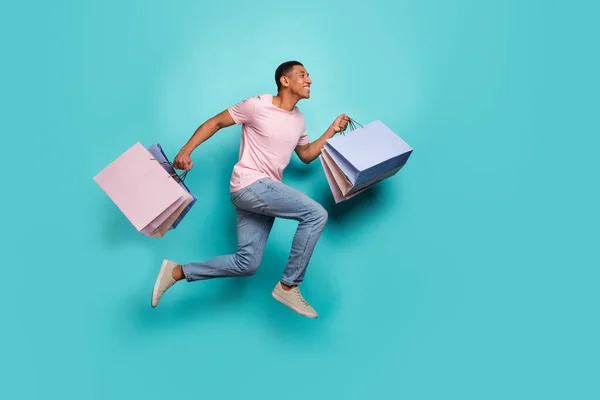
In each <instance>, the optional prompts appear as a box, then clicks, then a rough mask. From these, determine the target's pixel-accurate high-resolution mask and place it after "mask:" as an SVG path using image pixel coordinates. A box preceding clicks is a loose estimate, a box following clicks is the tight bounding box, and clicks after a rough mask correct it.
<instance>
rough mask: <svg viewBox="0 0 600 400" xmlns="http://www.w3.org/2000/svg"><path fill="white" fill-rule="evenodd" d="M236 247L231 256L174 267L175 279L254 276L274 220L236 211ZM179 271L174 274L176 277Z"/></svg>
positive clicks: (191, 280)
mask: <svg viewBox="0 0 600 400" xmlns="http://www.w3.org/2000/svg"><path fill="white" fill-rule="evenodd" d="M236 214H237V236H238V247H237V251H236V253H234V254H228V255H223V256H217V257H214V258H211V259H209V260H206V261H200V262H191V263H188V264H184V265H181V266H178V267H179V269H180V270H181V275H180V276H179V278H182V279H183V278H185V279H186V280H187V281H188V282H193V281H197V280H205V279H213V278H224V277H234V276H250V275H254V274H255V273H256V270H257V269H258V266H259V265H260V262H261V260H262V256H263V253H264V248H265V244H266V242H267V238H268V237H269V233H270V232H271V228H272V227H273V222H274V221H275V218H273V217H270V216H267V215H260V214H256V213H253V212H250V211H245V210H237V212H236ZM177 272H179V271H176V273H177Z"/></svg>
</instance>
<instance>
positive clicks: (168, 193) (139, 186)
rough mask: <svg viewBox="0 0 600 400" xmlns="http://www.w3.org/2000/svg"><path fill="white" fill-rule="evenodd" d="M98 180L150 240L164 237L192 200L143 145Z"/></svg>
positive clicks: (119, 160)
mask: <svg viewBox="0 0 600 400" xmlns="http://www.w3.org/2000/svg"><path fill="white" fill-rule="evenodd" d="M94 181H95V182H96V183H97V184H98V185H99V186H100V187H101V188H102V190H103V191H104V192H105V193H106V194H107V195H108V197H110V199H111V200H112V201H113V202H114V203H115V205H116V206H117V207H118V208H119V209H120V210H121V212H122V213H123V214H124V215H125V217H127V219H128V220H129V221H130V222H131V223H132V224H133V226H135V228H136V229H137V230H138V231H140V232H142V233H143V234H145V235H146V236H150V237H163V236H164V235H165V233H166V232H167V231H168V229H169V227H170V226H171V225H172V224H173V222H174V221H175V220H176V219H177V217H178V216H179V214H181V212H182V211H183V210H184V209H185V207H186V206H187V205H188V204H189V203H190V202H191V201H192V196H191V195H190V194H189V193H188V192H187V191H186V190H185V189H183V188H182V187H181V186H180V185H179V184H178V183H177V181H176V180H175V179H173V177H172V176H171V175H169V173H168V172H167V171H166V170H165V169H164V168H163V167H162V165H161V164H160V163H159V162H158V161H156V160H154V157H153V156H152V154H151V153H150V152H149V151H148V150H147V149H146V148H144V146H142V145H141V144H140V143H136V144H135V145H133V146H132V147H130V148H129V149H128V150H127V151H125V152H124V153H123V154H121V155H120V156H119V157H118V158H117V159H116V160H114V161H113V162H112V163H110V164H109V165H108V166H107V167H105V168H104V169H103V170H102V171H100V172H99V173H98V174H97V175H96V176H95V177H94Z"/></svg>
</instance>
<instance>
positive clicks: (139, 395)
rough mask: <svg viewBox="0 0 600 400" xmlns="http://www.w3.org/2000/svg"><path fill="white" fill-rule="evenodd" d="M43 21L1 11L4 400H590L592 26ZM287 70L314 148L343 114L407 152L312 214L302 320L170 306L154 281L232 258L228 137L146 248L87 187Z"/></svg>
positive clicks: (206, 292) (241, 297) (308, 187)
mask: <svg viewBox="0 0 600 400" xmlns="http://www.w3.org/2000/svg"><path fill="white" fill-rule="evenodd" d="M211 4H212V5H210V4H209V3H208V2H200V1H174V2H167V1H115V0H106V1H95V2H92V1H87V2H86V1H64V0H61V1H55V2H22V3H17V2H13V3H11V4H10V5H9V4H6V5H4V6H3V7H2V12H1V13H0V14H1V16H0V22H1V23H0V33H1V37H2V39H0V40H1V43H2V46H1V48H2V63H1V65H0V72H2V73H1V75H0V76H1V79H2V85H1V92H2V96H1V102H2V104H1V105H2V107H1V111H0V113H1V115H2V118H1V120H2V148H3V151H4V162H3V165H4V168H3V171H4V174H5V175H4V176H5V177H6V179H5V182H7V183H8V186H6V185H5V186H4V189H3V191H2V193H3V196H2V205H3V207H2V209H3V211H4V213H3V222H4V224H3V228H4V229H3V232H2V241H1V243H2V253H3V260H2V261H3V262H2V289H1V290H0V307H1V326H2V329H1V330H0V332H1V333H0V339H1V340H0V359H1V360H2V361H1V362H0V392H1V393H2V395H1V397H2V398H4V399H10V400H12V399H145V400H151V399H199V398H202V399H384V398H385V399H388V398H390V399H391V398H394V399H411V400H416V399H436V400H441V399H459V400H467V399H474V400H475V399H476V400H483V399H485V400H491V399H502V400H505V399H527V400H530V399H544V400H548V399H577V400H582V399H598V398H600V387H599V386H598V377H599V376H600V367H599V361H598V360H599V357H600V346H599V340H598V339H599V337H600V329H599V327H600V324H599V322H598V307H599V305H600V301H599V300H600V299H599V295H598V286H599V285H598V284H599V279H600V273H599V272H598V267H599V266H600V262H599V261H600V260H599V256H598V245H599V236H600V235H599V234H598V223H599V222H600V220H599V211H598V204H599V203H600V201H599V200H600V198H599V195H598V187H599V177H598V173H599V172H600V170H599V168H598V161H597V160H598V156H597V154H598V148H599V145H600V140H599V136H598V134H599V133H600V129H599V124H598V116H597V113H598V109H599V107H598V105H599V103H598V100H597V98H598V89H599V86H598V71H599V70H600V68H599V67H600V66H599V63H598V37H600V35H599V32H598V29H597V21H596V17H595V16H596V15H597V11H598V7H593V6H592V2H587V3H586V2H579V1H573V2H563V3H559V2H542V1H516V0H514V1H512V0H509V1H499V0H496V1H476V0H451V1H432V0H427V1H404V0H400V1H399V0H394V1H368V2H358V1H325V2H323V3H321V2H320V1H311V0H305V1H301V2H290V1H280V2H276V1H257V2H253V1H252V2H250V1H248V2H246V1H239V0H232V1H227V2H222V3H218V2H214V3H211ZM290 59H292V60H299V61H301V62H303V63H304V64H305V66H306V68H307V69H308V71H309V72H310V73H311V76H312V78H313V81H314V84H313V90H312V95H311V96H312V97H311V99H310V100H308V101H302V102H301V103H300V107H301V109H302V110H303V112H304V113H305V116H306V120H307V126H308V129H309V132H310V138H311V139H313V140H314V139H316V138H317V137H319V136H320V135H321V134H322V133H323V131H324V130H325V129H326V128H327V126H328V125H329V124H330V123H331V122H332V121H333V120H334V118H335V117H336V116H337V115H339V114H341V113H347V114H349V115H350V116H352V117H353V118H355V119H356V120H357V121H359V122H361V123H367V122H370V121H372V120H375V119H380V120H382V121H384V122H385V123H386V124H387V125H388V126H389V127H391V128H392V129H393V130H394V131H395V132H397V133H398V134H399V135H400V136H401V137H402V138H403V139H404V140H406V141H407V142H408V143H409V144H410V145H411V146H413V147H414V149H415V150H414V153H413V155H412V156H411V158H410V160H409V163H408V164H407V165H406V167H405V168H404V169H403V170H402V171H401V172H400V173H399V174H398V175H397V176H395V177H394V178H392V179H389V180H387V181H386V182H384V183H382V184H381V185H378V187H376V188H374V189H372V190H369V191H368V192H365V193H364V194H362V195H360V196H358V197H356V198H354V199H353V200H352V201H348V202H345V203H342V204H338V205H336V204H334V203H333V201H332V197H331V194H330V192H329V189H328V187H327V183H326V180H325V177H324V175H323V171H322V168H321V166H320V164H319V163H318V162H315V163H313V164H311V165H309V166H306V165H304V164H302V163H301V162H300V161H299V160H298V158H297V157H296V156H294V158H293V160H292V162H291V165H290V166H289V169H288V170H287V171H286V174H285V176H284V181H285V183H287V184H289V185H291V186H293V187H295V188H298V189H300V190H302V191H304V192H305V193H307V194H308V195H310V196H311V197H313V198H315V199H316V200H318V201H319V202H321V203H322V204H323V205H324V206H325V207H326V209H327V210H328V211H329V215H330V219H329V223H328V226H327V227H326V230H325V232H324V233H323V236H322V239H321V241H320V242H319V244H318V246H317V249H316V251H315V254H314V257H313V259H312V261H311V264H310V269H309V272H308V274H307V277H306V283H305V285H304V286H303V290H304V294H305V296H306V297H307V299H308V300H309V301H310V302H311V303H312V304H313V305H314V307H315V308H316V309H317V310H318V311H319V313H320V317H319V319H317V320H309V319H305V318H302V317H300V316H298V315H296V314H295V313H293V312H291V311H289V310H288V309H286V308H285V307H283V306H282V305H280V304H279V303H277V302H275V301H274V300H273V299H272V298H271V289H272V288H273V286H274V284H275V282H276V281H277V279H278V278H279V276H280V274H281V271H282V270H283V267H284V264H285V261H286V259H287V255H288V251H289V248H290V245H291V241H292V236H293V233H294V230H295V227H296V225H295V223H292V222H290V221H278V222H277V223H276V225H275V227H274V230H273V233H272V235H271V237H270V239H269V241H268V244H267V250H266V253H265V257H264V261H263V263H262V265H261V268H260V270H259V272H258V274H257V275H255V276H253V277H249V278H241V279H236V280H234V279H230V280H214V281H209V282H195V283H192V284H188V283H181V284H178V285H177V286H176V287H174V288H173V289H172V290H171V291H169V292H168V293H167V295H166V297H165V298H164V300H163V302H162V303H161V304H160V306H159V307H158V308H157V309H151V308H150V293H151V289H152V285H153V283H154V280H155V278H156V273H157V271H158V268H159V265H160V262H161V260H162V259H163V258H173V259H176V260H178V261H182V262H185V261H191V260H201V259H205V258H208V257H212V256H215V255H220V254H225V253H229V252H231V251H233V250H234V249H235V241H236V238H235V224H234V211H233V208H232V207H231V205H230V203H229V201H228V184H229V175H230V172H231V168H232V167H233V164H234V163H235V161H236V157H237V152H238V145H239V139H240V128H239V127H231V128H228V129H226V130H223V131H221V132H219V133H218V134H217V135H216V136H215V137H213V138H212V139H211V140H210V141H209V142H207V143H206V144H204V145H202V146H201V147H199V148H198V149H197V151H196V152H195V153H194V155H193V159H194V162H195V168H194V169H193V171H192V172H191V173H190V174H188V178H187V181H186V182H187V183H189V186H190V187H191V188H192V190H193V191H194V193H195V194H196V195H197V196H198V202H197V203H196V205H195V206H194V208H193V209H192V211H191V212H190V213H189V214H188V216H187V217H186V219H185V220H184V222H183V223H182V224H181V225H180V226H179V227H178V228H177V230H176V231H173V232H170V233H169V234H168V235H167V236H166V237H164V238H163V239H150V238H147V237H144V236H143V235H141V234H140V233H138V232H136V230H135V229H134V228H133V226H132V225H131V224H129V222H128V221H127V220H126V219H125V218H124V217H123V216H122V215H121V214H120V212H119V210H118V209H117V208H116V207H115V206H114V204H113V203H112V202H111V201H110V200H109V199H108V197H107V196H106V195H105V194H104V192H102V190H101V189H100V188H99V187H98V186H97V185H96V184H95V183H94V181H93V180H92V178H93V176H94V175H95V174H97V173H98V172H99V171H100V170H101V169H102V168H104V167H105V166H106V165H107V164H108V163H110V162H111V161H112V160H113V159H115V158H116V157H117V156H118V155H119V154H121V153H122V152H123V151H124V150H126V149H127V148H129V147H130V146H131V145H133V144H134V143H135V142H137V141H140V142H142V143H143V144H144V145H146V146H147V145H150V144H151V143H153V142H160V143H161V144H162V145H163V147H164V148H165V150H166V151H167V153H168V154H169V156H170V157H174V155H175V154H176V152H177V151H178V150H179V148H180V147H181V146H182V145H183V144H184V143H185V141H186V140H187V139H188V138H189V137H190V135H191V134H192V133H193V131H194V130H195V129H196V127H197V126H198V125H200V124H201V123H202V122H204V121H205V120H206V119H208V118H209V117H211V116H213V115H214V114H216V113H218V112H220V111H222V110H224V109H225V108H226V107H228V106H229V105H231V104H233V103H234V102H237V101H239V100H241V99H243V98H246V97H249V96H253V95H256V94H259V93H274V92H275V83H274V79H273V74H274V70H275V68H276V67H277V65H278V64H279V63H281V62H283V61H286V60H290Z"/></svg>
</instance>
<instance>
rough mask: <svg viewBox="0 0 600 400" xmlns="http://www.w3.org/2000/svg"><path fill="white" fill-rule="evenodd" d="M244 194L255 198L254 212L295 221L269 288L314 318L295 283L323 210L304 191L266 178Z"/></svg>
mask: <svg viewBox="0 0 600 400" xmlns="http://www.w3.org/2000/svg"><path fill="white" fill-rule="evenodd" d="M244 196H252V197H253V198H257V199H258V201H254V202H253V205H252V207H253V209H254V210H255V211H256V212H260V213H261V214H264V215H268V216H271V217H280V218H286V219H293V220H296V221H298V222H299V224H298V228H297V230H296V233H295V235H294V239H293V242H292V249H291V252H290V255H289V258H288V261H287V265H286V267H285V270H284V272H283V276H282V278H281V281H280V282H278V283H277V285H276V286H275V289H274V290H273V297H274V298H275V299H277V300H279V301H280V302H282V303H283V304H285V305H287V306H288V307H290V308H292V309H293V310H294V311H296V312H298V313H300V314H302V315H305V316H307V317H312V318H315V317H316V316H317V313H316V312H315V311H314V309H313V308H312V307H311V306H310V305H309V304H308V303H307V302H306V301H305V300H304V298H303V297H302V295H301V294H300V291H299V289H298V285H300V284H301V283H302V281H303V280H304V275H305V273H306V269H307V266H308V263H309V261H310V258H311V256H312V254H313V251H314V248H315V246H316V244H317V241H318V240H319V237H320V235H321V232H322V231H323V228H324V227H325V224H326V223H327V217H328V215H327V211H326V210H325V209H324V208H323V207H322V206H321V205H320V204H319V203H317V202H316V201H314V200H313V199H311V198H310V197H308V196H306V195H305V194H304V193H302V192H300V191H298V190H296V189H293V188H291V187H289V186H287V185H285V184H283V183H280V182H275V181H272V180H268V179H263V180H260V181H258V182H257V183H256V184H254V185H252V187H251V188H250V190H249V192H248V193H246V194H244V195H243V196H242V197H244Z"/></svg>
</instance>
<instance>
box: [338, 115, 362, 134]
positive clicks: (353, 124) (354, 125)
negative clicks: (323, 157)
mask: <svg viewBox="0 0 600 400" xmlns="http://www.w3.org/2000/svg"><path fill="white" fill-rule="evenodd" d="M356 125H358V126H360V127H361V128H364V126H362V125H361V124H359V123H358V122H357V121H356V120H354V119H352V118H350V121H348V126H349V127H350V130H351V131H353V130H355V129H358V128H356ZM341 134H342V135H345V131H342V132H341Z"/></svg>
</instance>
